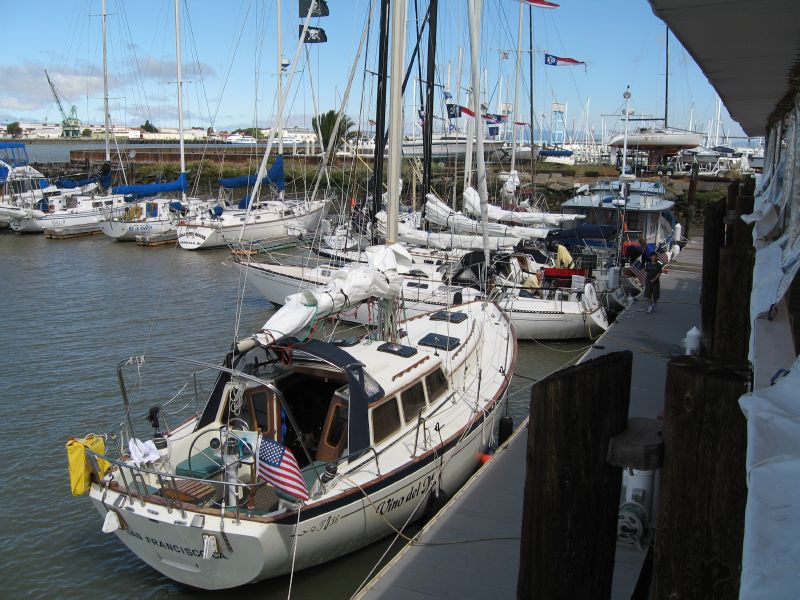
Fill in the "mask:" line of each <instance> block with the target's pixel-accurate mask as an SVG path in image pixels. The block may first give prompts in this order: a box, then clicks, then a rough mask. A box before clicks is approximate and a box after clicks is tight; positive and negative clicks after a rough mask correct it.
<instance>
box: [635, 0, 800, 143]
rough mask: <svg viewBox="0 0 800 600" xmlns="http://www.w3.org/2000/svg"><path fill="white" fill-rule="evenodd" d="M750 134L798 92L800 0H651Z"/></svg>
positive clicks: (764, 127) (764, 126) (758, 131)
mask: <svg viewBox="0 0 800 600" xmlns="http://www.w3.org/2000/svg"><path fill="white" fill-rule="evenodd" d="M649 2H650V5H651V6H652V8H653V13H655V15H656V16H657V17H658V18H660V19H661V20H663V21H664V22H665V23H666V24H667V26H668V27H669V28H670V30H671V31H672V32H673V34H674V35H675V37H676V38H677V39H678V40H679V41H680V42H681V44H683V47H684V48H686V50H687V52H689V54H690V55H691V56H692V58H694V60H695V62H696V63H697V64H698V66H699V67H700V69H701V70H702V71H703V73H704V74H705V75H706V77H707V78H708V81H709V82H710V83H711V85H712V86H713V87H714V89H716V91H717V93H718V94H719V97H720V98H721V99H722V102H723V103H724V104H725V106H726V108H727V109H728V112H729V113H730V115H731V117H732V118H733V119H734V120H735V121H737V122H738V123H739V124H740V125H741V126H742V129H743V130H744V131H745V133H747V135H749V136H762V135H766V132H767V129H768V126H769V123H770V122H771V121H772V120H774V119H775V118H779V117H781V116H782V115H783V114H784V113H785V112H786V111H787V110H788V109H789V108H791V106H792V103H793V98H794V96H795V95H796V94H797V92H798V89H799V88H800V82H799V79H800V0H649Z"/></svg>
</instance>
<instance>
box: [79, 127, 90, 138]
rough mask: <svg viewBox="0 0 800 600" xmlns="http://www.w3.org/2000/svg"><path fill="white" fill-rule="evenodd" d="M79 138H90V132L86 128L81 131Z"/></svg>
mask: <svg viewBox="0 0 800 600" xmlns="http://www.w3.org/2000/svg"><path fill="white" fill-rule="evenodd" d="M81 137H92V130H91V129H89V128H88V127H87V128H86V129H84V130H83V131H81Z"/></svg>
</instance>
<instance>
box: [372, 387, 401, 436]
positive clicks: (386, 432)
mask: <svg viewBox="0 0 800 600" xmlns="http://www.w3.org/2000/svg"><path fill="white" fill-rule="evenodd" d="M398 429H400V407H399V406H398V404H397V398H395V397H394V396H392V397H391V398H389V399H388V400H387V401H386V402H384V403H383V404H380V405H378V406H376V407H375V408H373V409H372V442H373V443H374V444H380V443H381V442H382V441H383V440H385V439H386V438H388V437H389V436H390V435H392V434H393V433H394V432H395V431H397V430H398Z"/></svg>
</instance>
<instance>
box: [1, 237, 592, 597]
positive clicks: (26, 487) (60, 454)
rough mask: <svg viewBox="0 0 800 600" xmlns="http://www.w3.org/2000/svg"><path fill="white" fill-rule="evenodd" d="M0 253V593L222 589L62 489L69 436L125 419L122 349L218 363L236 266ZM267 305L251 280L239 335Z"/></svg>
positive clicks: (317, 575)
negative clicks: (158, 558) (175, 565)
mask: <svg viewBox="0 0 800 600" xmlns="http://www.w3.org/2000/svg"><path fill="white" fill-rule="evenodd" d="M0 257H2V259H1V260H0V298H2V303H3V319H2V321H1V322H0V323H2V324H1V325H0V344H2V348H3V359H2V362H1V363H0V365H1V366H0V390H2V402H0V439H1V440H2V446H0V447H1V448H2V455H1V456H2V460H1V461H0V480H1V481H2V482H3V484H2V502H1V503H0V522H1V523H2V524H3V535H2V537H0V582H2V585H3V591H2V593H0V596H2V597H6V598H17V597H26V598H54V597H63V596H66V595H67V594H68V593H69V592H68V591H72V590H81V591H82V592H83V593H85V594H87V595H89V596H94V595H101V596H102V597H104V598H132V597H135V598H165V597H169V598H194V597H197V596H202V597H208V598H223V597H225V592H222V593H210V592H209V593H205V592H204V593H199V592H197V591H196V590H189V589H187V588H184V587H181V586H178V585H177V584H174V583H173V582H171V581H170V580H168V579H166V578H164V577H162V576H161V575H160V574H158V573H157V572H156V571H154V570H152V569H151V568H150V567H148V566H146V565H145V564H144V563H142V562H140V561H139V560H138V559H137V558H136V557H135V556H134V555H133V554H131V553H130V552H129V551H128V550H127V549H126V548H125V547H124V546H123V544H122V543H121V542H119V541H118V540H117V538H116V537H115V536H113V535H107V534H103V533H101V531H100V526H101V524H102V520H101V517H100V515H99V514H98V513H97V511H96V510H95V509H94V508H93V507H92V506H91V505H90V504H89V501H88V500H87V499H86V498H85V497H82V498H74V497H72V496H71V495H70V493H69V485H68V476H67V468H66V466H67V465H66V451H65V448H64V444H65V443H66V441H67V440H68V439H69V438H70V437H71V436H83V435H85V434H87V433H89V432H92V431H97V432H102V431H107V430H109V429H111V428H112V427H113V426H114V424H116V423H119V422H120V421H121V419H122V401H121V399H120V395H119V388H118V384H117V380H116V375H115V368H116V365H117V364H118V363H119V362H120V361H121V360H124V359H126V358H127V357H129V356H132V355H136V354H141V353H143V352H145V351H147V353H148V354H158V355H166V356H169V355H175V356H181V357H186V358H195V359H198V360H205V361H209V362H213V363H219V361H220V360H221V358H222V356H223V355H224V353H225V352H226V351H227V349H228V348H229V347H230V344H231V341H232V340H233V336H234V332H235V330H236V323H235V313H236V311H235V307H236V305H237V290H238V283H239V272H238V269H237V268H236V267H235V266H234V265H233V263H231V262H230V260H229V257H230V255H229V253H228V252H227V251H222V250H220V251H208V252H202V253H194V252H186V251H181V250H177V249H175V248H171V247H164V246H162V247H157V248H143V247H139V246H135V245H130V244H123V243H118V242H113V241H111V240H109V239H107V238H105V237H103V236H92V237H89V238H78V239H73V240H64V241H55V240H46V239H44V238H43V237H41V236H16V235H13V234H7V233H6V234H0ZM269 314H270V305H269V304H268V303H267V302H266V301H265V300H263V299H262V298H260V297H258V296H257V295H256V294H255V293H249V292H246V293H245V294H244V297H243V302H242V311H241V320H240V327H241V330H242V332H243V334H246V333H250V332H252V331H253V330H254V329H257V328H258V327H260V326H261V325H262V324H263V323H264V321H265V320H266V318H267V317H268V316H269ZM584 345H585V344H584V343H582V342H570V343H558V344H554V343H552V344H547V347H544V346H543V345H540V344H536V343H530V342H526V343H522V344H521V345H520V352H519V358H518V361H517V369H516V372H517V373H518V374H519V377H517V378H516V379H515V381H514V383H513V389H514V390H521V389H522V388H525V387H526V386H527V385H529V384H530V381H529V379H535V378H539V377H542V376H543V375H545V374H546V373H548V372H550V371H552V370H553V369H555V368H557V367H559V366H561V365H563V364H564V363H565V362H566V361H568V360H570V359H574V358H575V357H576V356H577V354H579V352H578V349H580V348H582V347H583V346H584ZM525 378H527V379H525ZM528 398H529V394H528V393H527V392H526V391H524V390H523V391H522V392H521V393H516V394H512V397H511V402H510V412H511V414H512V416H514V420H515V423H519V421H520V419H521V417H523V416H524V415H525V414H526V413H527V410H528ZM390 542H391V539H388V540H385V541H382V542H379V543H377V544H375V545H373V546H371V547H369V548H366V549H365V550H362V551H361V552H358V553H356V554H352V555H350V556H348V557H345V558H343V559H340V560H337V561H334V562H331V563H328V564H326V565H323V566H321V567H317V568H314V569H312V570H309V571H307V572H300V573H297V574H296V576H295V578H294V581H293V583H292V597H293V598H297V599H302V598H317V597H319V596H320V594H321V593H322V592H323V591H324V594H325V597H326V598H329V599H335V598H349V597H350V596H351V595H352V594H353V593H354V591H355V590H356V589H357V588H358V586H359V585H360V583H361V582H362V581H363V580H364V579H365V578H366V577H367V576H368V575H369V573H370V571H371V570H372V568H373V567H374V565H375V564H376V563H377V562H378V561H379V559H380V557H381V555H383V553H384V551H385V550H386V548H387V547H388V546H389V544H390ZM396 546H399V544H397V545H396ZM288 589H289V578H288V577H284V578H279V579H276V580H271V581H267V582H261V583H258V584H256V585H254V586H250V587H248V588H245V589H244V590H242V591H243V592H244V593H245V594H246V595H247V596H248V597H252V598H286V597H287V592H288Z"/></svg>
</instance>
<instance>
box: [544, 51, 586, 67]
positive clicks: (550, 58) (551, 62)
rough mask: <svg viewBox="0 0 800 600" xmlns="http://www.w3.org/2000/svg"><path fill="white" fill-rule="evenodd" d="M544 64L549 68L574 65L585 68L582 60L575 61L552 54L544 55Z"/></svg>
mask: <svg viewBox="0 0 800 600" xmlns="http://www.w3.org/2000/svg"><path fill="white" fill-rule="evenodd" d="M544 64H546V65H548V66H550V67H574V66H576V65H583V67H584V68H586V63H585V62H583V61H582V60H575V59H574V58H569V57H566V56H555V55H553V54H545V55H544Z"/></svg>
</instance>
